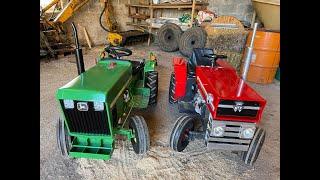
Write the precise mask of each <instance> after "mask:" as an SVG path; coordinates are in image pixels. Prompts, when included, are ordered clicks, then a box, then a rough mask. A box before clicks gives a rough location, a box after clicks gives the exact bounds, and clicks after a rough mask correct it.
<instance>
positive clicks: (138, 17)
mask: <svg viewBox="0 0 320 180" xmlns="http://www.w3.org/2000/svg"><path fill="white" fill-rule="evenodd" d="M129 17H132V18H136V19H144V20H146V19H148V18H149V17H150V16H149V15H145V14H130V15H129Z"/></svg>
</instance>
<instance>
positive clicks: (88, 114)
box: [60, 100, 110, 135]
mask: <svg viewBox="0 0 320 180" xmlns="http://www.w3.org/2000/svg"><path fill="white" fill-rule="evenodd" d="M73 102H74V108H73V109H66V108H65V107H64V103H63V100H60V103H61V106H62V109H63V112H64V115H65V117H66V121H67V123H68V126H69V129H70V131H71V132H77V133H88V134H103V135H110V128H109V125H108V118H107V114H106V111H105V110H104V111H95V110H94V108H93V107H94V106H93V102H87V103H88V111H79V110H78V109H77V103H78V102H81V101H73ZM104 109H105V108H104Z"/></svg>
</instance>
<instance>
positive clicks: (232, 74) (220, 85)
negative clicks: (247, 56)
mask: <svg viewBox="0 0 320 180" xmlns="http://www.w3.org/2000/svg"><path fill="white" fill-rule="evenodd" d="M196 76H197V85H198V87H199V89H200V92H201V94H202V96H203V97H204V99H206V97H205V95H204V94H205V93H204V91H206V92H207V93H211V94H212V95H213V96H214V107H215V109H212V108H211V107H210V106H209V105H207V107H208V108H209V110H210V112H211V114H212V115H213V119H215V120H235V121H244V122H257V123H258V122H259V121H260V119H261V115H262V112H263V109H264V107H265V104H266V100H265V99H263V98H262V97H261V96H260V95H259V94H258V93H257V92H255V91H254V89H252V88H251V87H250V86H249V85H248V84H247V83H244V86H243V89H242V93H241V95H240V96H239V97H237V90H238V88H239V83H240V81H241V79H240V77H239V76H238V75H237V73H236V71H235V70H234V68H233V67H232V66H230V65H229V64H228V63H227V62H225V61H223V60H217V66H215V67H213V68H211V67H201V66H198V67H196ZM199 80H200V81H201V82H202V84H203V87H204V90H203V89H201V86H200V82H199ZM220 99H224V100H239V101H257V102H259V103H260V110H259V112H258V115H257V116H256V117H255V118H252V117H248V118H246V117H241V118H239V117H234V116H228V117H219V116H217V115H216V109H217V107H218V103H219V101H220Z"/></svg>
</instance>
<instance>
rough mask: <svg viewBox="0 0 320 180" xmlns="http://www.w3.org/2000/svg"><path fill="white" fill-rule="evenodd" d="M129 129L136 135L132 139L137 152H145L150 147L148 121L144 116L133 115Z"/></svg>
mask: <svg viewBox="0 0 320 180" xmlns="http://www.w3.org/2000/svg"><path fill="white" fill-rule="evenodd" d="M129 129H131V130H132V132H133V135H134V137H133V138H132V139H131V143H132V147H133V150H134V152H135V153H137V154H145V153H146V152H147V151H148V149H149V147H150V137H149V130H148V126H147V123H146V121H145V120H144V118H143V117H142V116H133V117H131V118H130V121H129Z"/></svg>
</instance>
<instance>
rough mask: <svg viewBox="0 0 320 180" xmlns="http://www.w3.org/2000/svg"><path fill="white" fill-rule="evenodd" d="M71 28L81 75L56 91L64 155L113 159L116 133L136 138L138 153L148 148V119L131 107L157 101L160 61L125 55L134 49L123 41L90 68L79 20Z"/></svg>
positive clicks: (127, 137)
mask: <svg viewBox="0 0 320 180" xmlns="http://www.w3.org/2000/svg"><path fill="white" fill-rule="evenodd" d="M72 28H73V35H74V37H75V44H76V50H75V54H76V60H77V61H76V62H77V67H78V74H79V76H77V77H76V78H75V79H73V80H72V81H70V82H69V83H67V84H66V85H65V86H63V87H61V88H59V89H58V91H57V93H56V98H57V101H58V104H59V106H60V109H61V114H62V116H61V119H59V120H58V124H57V143H58V147H59V149H60V151H61V153H62V155H65V156H67V157H72V158H91V159H103V160H108V159H110V157H111V155H112V153H113V150H114V147H115V141H116V140H117V139H127V140H129V141H131V143H132V146H133V150H134V152H135V153H137V154H144V153H146V151H147V150H148V149H149V145H150V139H149V131H148V127H147V124H146V122H145V120H144V118H143V117H142V116H133V115H131V114H130V112H131V110H132V109H133V108H146V107H147V106H148V105H152V104H156V102H157V93H158V73H157V71H155V62H154V61H150V60H146V61H145V60H143V61H130V60H125V59H121V57H123V56H129V55H131V54H132V52H131V51H130V50H129V49H126V48H123V47H106V48H105V51H106V53H107V54H108V56H107V57H106V58H101V59H100V60H99V61H98V62H97V64H96V65H95V66H93V67H91V68H90V69H88V70H87V71H85V68H84V63H83V56H82V49H81V48H80V47H79V42H78V37H77V30H76V28H75V26H74V24H72Z"/></svg>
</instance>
